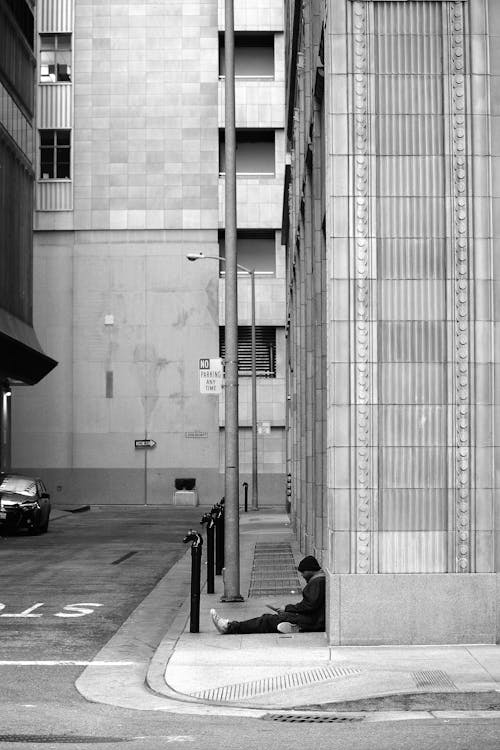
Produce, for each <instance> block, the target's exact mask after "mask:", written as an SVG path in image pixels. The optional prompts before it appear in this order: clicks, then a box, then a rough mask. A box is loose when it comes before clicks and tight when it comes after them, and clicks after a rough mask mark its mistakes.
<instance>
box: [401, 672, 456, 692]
mask: <svg viewBox="0 0 500 750" xmlns="http://www.w3.org/2000/svg"><path fill="white" fill-rule="evenodd" d="M411 676H412V678H413V679H414V681H415V685H416V686H417V687H418V688H440V689H442V688H445V689H446V690H458V688H457V686H456V685H455V683H454V682H453V681H452V680H451V679H450V677H449V675H447V674H446V672H442V671H441V670H439V669H435V670H429V671H422V672H412V674H411Z"/></svg>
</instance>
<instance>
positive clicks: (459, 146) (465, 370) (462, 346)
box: [448, 2, 473, 573]
mask: <svg viewBox="0 0 500 750" xmlns="http://www.w3.org/2000/svg"><path fill="white" fill-rule="evenodd" d="M448 30H449V40H450V46H449V79H450V102H451V112H450V120H451V122H450V125H451V141H452V143H451V145H452V148H451V162H452V164H451V168H452V169H451V171H452V175H453V183H452V203H453V209H452V210H453V217H452V218H453V222H452V226H453V238H452V241H453V247H452V252H453V265H454V269H453V270H454V277H453V278H454V307H455V310H454V313H455V314H454V322H455V325H454V337H455V342H454V343H455V361H454V367H455V404H456V406H455V409H456V412H455V420H454V423H455V435H454V438H455V488H456V489H455V524H456V526H455V528H456V532H455V534H456V539H455V559H456V566H457V572H459V573H470V572H471V571H472V567H473V566H472V534H471V490H470V488H471V440H470V428H471V413H470V408H471V407H470V392H471V373H470V350H471V342H470V310H471V303H470V284H469V215H468V214H469V210H468V198H467V193H468V190H467V185H468V175H467V129H466V123H467V121H466V86H467V77H466V49H465V12H464V4H463V2H450V3H449V4H448Z"/></svg>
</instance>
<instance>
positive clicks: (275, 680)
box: [191, 666, 361, 701]
mask: <svg viewBox="0 0 500 750" xmlns="http://www.w3.org/2000/svg"><path fill="white" fill-rule="evenodd" d="M360 673H361V670H360V669H356V668H354V667H331V666H324V667H317V668H316V669H307V670H304V671H303V672H287V673H286V674H280V675H274V676H273V677H265V678H263V679H261V680H252V681H251V682H238V683H235V684H233V685H223V686H222V687H217V688H209V689H207V690H200V691H199V692H197V693H191V695H192V697H194V698H202V699H204V700H211V701H240V700H244V699H245V698H253V697H254V696H256V695H264V694H266V693H274V692H280V691H282V690H291V689H294V688H301V687H304V686H306V685H311V684H313V683H314V684H316V683H318V682H329V681H330V680H335V679H338V678H339V677H350V676H352V675H358V674H360Z"/></svg>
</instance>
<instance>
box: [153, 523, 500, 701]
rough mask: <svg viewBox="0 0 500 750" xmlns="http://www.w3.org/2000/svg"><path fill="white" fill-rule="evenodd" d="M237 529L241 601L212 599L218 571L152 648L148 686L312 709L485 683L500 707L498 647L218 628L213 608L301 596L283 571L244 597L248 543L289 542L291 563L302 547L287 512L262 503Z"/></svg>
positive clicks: (225, 610) (474, 688) (246, 613)
mask: <svg viewBox="0 0 500 750" xmlns="http://www.w3.org/2000/svg"><path fill="white" fill-rule="evenodd" d="M240 532H241V561H242V562H241V593H242V595H243V596H244V598H245V601H244V602H242V603H226V604H222V603H220V596H221V594H222V593H223V588H222V580H221V576H217V577H216V592H215V594H211V595H209V594H206V593H202V596H201V603H200V632H199V633H196V634H194V633H190V632H189V619H188V620H187V622H186V621H185V619H186V617H188V614H189V612H188V611H185V612H183V613H182V614H181V615H180V617H179V618H178V620H177V621H176V622H175V623H174V625H173V627H172V628H171V629H170V632H169V633H168V634H167V635H166V637H165V638H164V639H163V641H162V643H161V644H160V646H159V648H158V649H157V651H156V653H155V655H154V657H153V660H152V664H151V667H150V669H149V672H148V682H149V684H150V686H151V687H152V688H153V689H154V690H155V692H158V693H160V694H161V693H163V694H165V695H167V696H169V697H172V695H173V694H175V695H177V696H178V697H179V698H182V696H183V697H184V700H187V701H189V702H196V703H198V702H202V703H204V704H212V705H219V706H221V705H226V706H235V707H236V706H238V707H245V708H258V709H266V710H277V709H281V710H291V709H296V708H298V707H307V706H316V707H317V708H319V707H321V706H324V705H327V704H328V705H330V704H336V703H340V702H342V703H345V702H346V701H359V700H363V699H368V698H369V699H372V698H374V697H375V696H384V695H390V694H418V693H429V692H435V693H439V694H442V693H450V694H457V693H468V692H471V693H477V692H484V693H491V692H493V693H495V695H494V696H493V704H494V703H495V698H496V697H497V696H498V701H497V708H498V709H500V692H498V691H500V647H499V646H494V645H471V646H445V647H439V646H414V647H371V648H370V647H359V648H353V647H331V646H329V645H328V643H327V640H326V636H325V634H324V633H298V634H293V635H283V634H281V633H276V634H265V635H225V636H223V635H220V634H219V633H218V632H217V631H216V630H215V628H214V626H213V624H212V621H211V618H210V614H209V612H210V609H211V608H212V607H215V608H216V609H217V611H218V612H219V613H220V614H221V615H222V616H223V617H228V618H229V619H234V620H242V619H246V618H248V617H254V616H256V615H259V614H261V613H262V612H265V611H270V610H269V609H268V608H266V602H274V603H276V602H277V603H280V602H282V603H286V602H287V601H288V602H289V601H298V600H300V598H301V596H300V591H298V592H297V589H296V588H294V589H293V592H294V593H290V590H288V591H285V590H284V589H286V580H285V582H284V589H283V592H282V593H280V594H279V595H278V596H276V595H271V594H269V595H266V596H251V597H248V592H249V589H250V587H251V585H252V580H251V573H252V563H253V557H254V549H255V545H256V544H258V545H261V546H262V545H264V546H265V547H270V548H273V547H275V548H276V547H277V546H278V545H280V543H288V544H289V545H290V547H291V549H292V552H293V555H294V558H295V563H296V562H298V560H299V559H300V557H301V556H302V555H301V554H300V552H299V550H298V548H297V545H296V543H295V540H294V538H293V534H292V531H291V528H290V524H289V519H288V516H286V515H285V514H284V513H276V512H274V513H273V512H266V511H263V510H262V511H259V512H258V513H248V514H244V515H243V516H242V517H241V522H240ZM266 542H267V543H268V544H267V545H266ZM280 573H281V576H282V578H283V576H284V574H283V571H280ZM255 574H256V572H255V570H254V578H255ZM285 578H286V576H285ZM253 583H254V584H255V581H254V582H253ZM282 588H283V587H282ZM176 629H177V630H176Z"/></svg>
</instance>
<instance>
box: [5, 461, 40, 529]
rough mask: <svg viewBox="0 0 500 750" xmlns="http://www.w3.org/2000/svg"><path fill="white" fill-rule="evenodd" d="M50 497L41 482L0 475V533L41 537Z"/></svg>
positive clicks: (17, 476)
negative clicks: (21, 532)
mask: <svg viewBox="0 0 500 750" xmlns="http://www.w3.org/2000/svg"><path fill="white" fill-rule="evenodd" d="M49 516H50V495H49V493H48V492H47V489H46V487H45V485H44V483H43V482H42V480H41V479H38V478H34V477H25V476H21V475H19V474H3V473H0V530H6V531H19V530H21V529H25V530H26V531H28V532H29V533H30V534H44V533H45V532H46V531H47V529H48V527H49Z"/></svg>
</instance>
